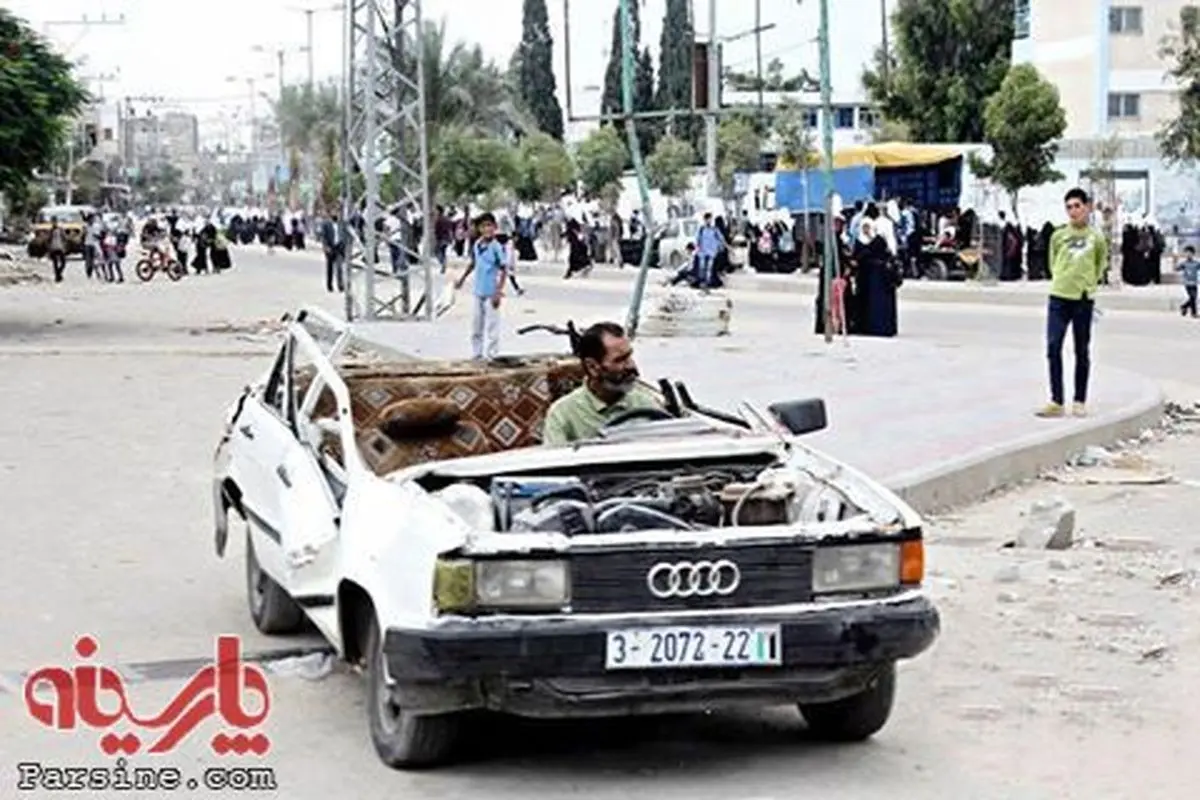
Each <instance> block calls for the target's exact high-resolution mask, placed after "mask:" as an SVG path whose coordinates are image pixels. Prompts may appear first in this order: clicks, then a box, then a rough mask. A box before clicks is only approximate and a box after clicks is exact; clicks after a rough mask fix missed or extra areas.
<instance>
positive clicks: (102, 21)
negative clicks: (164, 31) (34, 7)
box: [42, 13, 125, 205]
mask: <svg viewBox="0 0 1200 800" xmlns="http://www.w3.org/2000/svg"><path fill="white" fill-rule="evenodd" d="M124 25H125V15H124V14H120V15H118V16H117V17H115V18H110V17H109V16H108V14H107V13H101V14H100V18H99V19H94V18H89V17H88V16H87V15H86V14H84V15H83V16H81V17H80V18H79V19H55V20H48V21H46V22H45V23H43V25H42V32H43V33H45V34H49V33H50V29H51V28H79V29H80V35H79V38H78V39H76V40H75V41H74V42H73V43H72V44H71V45H70V46H68V47H66V48H64V55H69V54H70V52H71V51H72V50H74V49H75V47H76V46H77V45H78V44H79V42H80V41H81V40H82V39H83V37H84V36H86V35H87V32H88V31H89V30H91V29H92V28H104V27H122V26H124ZM103 90H104V89H103V83H102V84H101V93H103ZM78 133H79V120H78V119H76V120H75V121H74V122H73V123H72V125H71V137H70V139H69V140H68V142H67V174H66V184H67V196H66V202H67V205H71V201H72V200H74V195H75V138H76V136H77V135H78Z"/></svg>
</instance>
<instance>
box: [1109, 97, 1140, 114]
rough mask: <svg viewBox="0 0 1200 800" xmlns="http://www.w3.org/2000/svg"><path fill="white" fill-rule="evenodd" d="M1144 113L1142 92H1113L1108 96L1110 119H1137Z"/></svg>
mask: <svg viewBox="0 0 1200 800" xmlns="http://www.w3.org/2000/svg"><path fill="white" fill-rule="evenodd" d="M1141 115H1142V96H1141V95H1140V94H1120V93H1113V94H1110V95H1109V96H1108V118H1109V119H1137V118H1138V117H1140V116H1141Z"/></svg>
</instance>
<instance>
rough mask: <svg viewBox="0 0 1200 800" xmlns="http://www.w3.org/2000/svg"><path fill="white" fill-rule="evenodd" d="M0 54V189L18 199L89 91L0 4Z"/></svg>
mask: <svg viewBox="0 0 1200 800" xmlns="http://www.w3.org/2000/svg"><path fill="white" fill-rule="evenodd" d="M0 54H2V55H0V194H4V195H7V196H12V197H14V198H17V199H20V198H24V197H26V196H27V195H28V194H29V192H30V184H31V182H32V181H33V179H34V172H35V171H38V170H43V169H46V168H48V167H49V166H50V165H51V163H52V162H53V160H54V157H55V155H56V153H57V152H58V151H59V149H60V147H61V146H62V144H63V143H64V142H65V140H66V136H67V135H68V131H69V129H70V122H69V120H70V118H71V117H72V116H73V115H75V114H77V113H79V111H80V110H81V109H82V108H83V107H84V104H85V103H87V101H88V94H87V91H86V90H85V89H84V88H83V87H82V86H81V85H80V83H79V82H78V81H77V80H76V79H75V78H74V76H73V75H72V74H71V65H70V63H68V61H67V60H66V59H65V58H63V57H62V56H61V55H59V54H58V53H56V52H54V51H53V50H52V49H51V47H50V44H49V43H48V42H47V41H46V40H45V39H43V38H42V37H41V36H38V35H37V34H36V33H35V32H34V31H33V30H32V29H30V27H29V26H28V25H27V24H26V23H25V22H24V21H23V20H21V19H20V18H19V17H17V16H16V15H15V14H13V13H12V12H11V11H9V10H7V9H4V8H0Z"/></svg>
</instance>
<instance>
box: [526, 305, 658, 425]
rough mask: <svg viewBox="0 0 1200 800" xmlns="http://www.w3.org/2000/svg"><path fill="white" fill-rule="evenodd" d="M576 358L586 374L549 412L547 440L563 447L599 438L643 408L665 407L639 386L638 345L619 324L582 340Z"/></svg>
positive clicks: (599, 326) (598, 327)
mask: <svg viewBox="0 0 1200 800" xmlns="http://www.w3.org/2000/svg"><path fill="white" fill-rule="evenodd" d="M577 354H578V355H579V358H580V360H581V361H582V362H583V370H584V373H585V375H586V376H587V377H586V378H585V380H584V382H583V384H582V385H581V386H579V388H577V389H575V390H574V391H573V392H571V393H569V394H567V395H564V396H563V397H560V398H559V399H558V400H556V401H555V402H554V404H553V405H552V406H550V410H549V411H548V412H547V413H546V425H545V430H544V431H543V434H542V441H543V443H544V444H548V445H562V444H568V443H570V442H577V441H581V440H584V439H592V438H595V436H596V434H597V433H599V431H600V429H601V428H603V427H604V426H605V425H606V424H608V423H609V422H610V421H611V420H613V419H615V418H616V417H618V416H620V415H621V414H624V413H626V412H629V411H632V410H634V409H640V408H654V409H661V408H662V404H661V403H660V402H659V400H658V398H657V397H656V396H655V395H654V394H653V393H652V392H650V391H649V390H648V389H646V388H645V387H643V386H641V385H639V384H638V368H637V363H636V362H635V361H634V360H633V345H632V344H631V343H630V341H629V338H628V337H627V336H626V335H625V329H624V328H622V327H621V326H620V325H618V324H616V323H615V322H597V323H596V324H595V325H592V326H591V327H589V328H588V329H587V330H585V331H584V332H583V334H582V335H581V336H580V337H579V343H578V345H577Z"/></svg>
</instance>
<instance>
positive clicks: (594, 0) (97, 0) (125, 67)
mask: <svg viewBox="0 0 1200 800" xmlns="http://www.w3.org/2000/svg"><path fill="white" fill-rule="evenodd" d="M335 2H336V0H0V5H3V6H5V7H7V8H9V9H10V10H12V11H13V12H14V13H16V14H17V15H19V16H21V17H24V18H25V19H26V20H28V21H29V22H30V24H31V25H32V26H33V27H34V28H35V29H37V30H38V31H41V32H43V33H45V34H46V35H47V36H48V37H49V38H51V39H52V40H53V41H54V42H55V43H57V44H58V45H59V46H60V47H61V48H62V49H64V50H66V51H67V52H68V54H69V55H70V57H71V58H73V59H83V60H84V61H83V65H82V66H81V68H80V71H81V73H82V74H83V75H84V76H88V77H93V78H94V77H96V76H110V77H112V76H116V80H112V81H105V82H103V83H101V82H98V81H97V82H93V83H92V84H91V88H92V91H93V92H100V91H102V92H103V95H104V96H105V97H108V98H116V97H137V96H154V97H167V98H172V99H173V100H176V101H178V102H180V103H181V104H184V105H187V106H189V107H191V108H192V109H193V110H194V111H196V112H197V113H199V114H200V115H201V116H202V117H212V116H213V115H214V114H215V113H217V112H218V111H225V112H226V113H227V112H228V109H229V108H230V107H232V106H234V105H243V106H248V105H249V100H248V97H249V94H250V92H249V91H248V86H247V84H246V79H247V78H251V77H253V78H255V79H257V84H256V91H265V92H267V93H268V94H275V93H277V91H278V89H277V86H278V78H279V76H278V74H277V73H278V70H277V69H276V67H277V61H276V57H275V56H274V55H269V54H267V53H264V52H255V50H256V49H258V50H260V51H263V50H265V51H278V50H280V49H284V50H286V51H288V52H287V53H286V55H285V59H284V75H283V77H284V79H285V81H287V82H299V81H303V80H304V79H305V77H306V74H307V54H305V53H304V52H302V51H301V48H302V47H304V45H305V44H306V30H305V15H304V14H303V13H301V11H299V10H298V9H301V8H303V7H305V6H307V7H310V8H320V9H324V10H323V11H320V12H318V13H317V14H315V15H314V20H315V25H314V28H315V31H314V37H313V66H314V72H315V74H316V76H317V78H318V80H319V79H321V78H333V77H336V76H338V75H339V74H340V72H341V64H342V14H341V12H339V11H329V10H328V9H330V8H331V7H332V6H333V5H334V3H335ZM639 2H641V3H642V12H641V14H642V20H643V30H642V42H643V44H648V45H649V46H650V47H651V49H652V50H653V51H655V53H657V50H658V38H659V33H660V30H661V27H662V16H663V11H664V8H665V5H666V0H639ZM887 2H888V3H889V5H891V4H893V3H894V0H887ZM521 4H522V3H521V0H424V14H425V18H426V19H427V20H442V21H444V22H445V25H446V30H447V33H448V35H449V36H450V37H451V38H452V39H460V40H464V41H467V42H472V43H479V44H480V45H481V46H482V47H483V50H484V52H485V53H486V54H487V55H488V56H489V57H490V58H493V59H494V60H496V61H497V62H498V63H500V64H502V65H503V64H506V63H507V61H508V58H509V56H510V55H511V53H512V51H513V49H514V48H515V47H516V45H517V43H518V42H519V41H520V38H521ZM547 5H548V7H549V11H550V24H551V32H552V35H553V36H554V43H555V69H556V72H557V76H558V85H559V95H560V100H562V101H563V105H564V110H566V103H565V90H564V87H565V84H566V80H565V75H566V65H565V57H564V47H563V24H562V16H563V13H562V12H563V2H562V0H547ZM694 5H695V11H696V20H697V23H696V28H697V32H698V33H700V34H701V35H703V34H705V33H706V32H707V31H708V6H709V3H708V2H706V0H694ZM570 7H571V19H570V32H571V65H570V72H571V85H572V95H573V106H574V107H573V109H572V110H573V112H574V113H575V114H577V115H586V114H594V113H596V112H597V110H598V104H599V92H598V91H597V88H598V86H599V85H600V84H602V83H603V75H604V66H605V64H606V62H607V59H608V49H609V47H610V45H611V36H612V14H613V10H614V8H616V0H571V3H570ZM830 7H831V12H830V13H831V23H830V29H831V40H832V48H831V51H832V70H831V71H832V75H833V84H834V94H835V97H845V98H851V97H855V96H857V95H858V93H859V91H860V90H859V86H858V84H859V80H858V77H859V75H860V73H861V71H862V65H863V64H864V63H865V62H866V61H867V60H868V59H869V57H870V55H871V52H872V50H873V49H874V48H875V47H876V46H877V45H878V43H879V41H880V36H881V25H880V0H831V2H830ZM122 14H123V15H124V18H125V22H124V24H123V25H102V26H92V27H88V28H85V27H83V26H80V25H77V24H75V25H64V24H62V23H64V22H70V23H78V22H79V21H80V20H81V19H83V18H84V16H85V15H86V17H87V18H88V19H89V20H99V19H100V18H101V16H102V15H103V16H106V17H107V18H108V19H114V18H117V17H119V16H120V15H122ZM761 20H762V24H763V25H767V24H771V23H774V24H775V25H776V26H777V27H775V28H774V29H773V30H769V31H766V32H764V33H763V34H762V52H763V61H764V64H765V63H766V62H767V61H769V60H770V59H771V58H773V57H779V58H780V59H781V60H783V61H784V63H785V64H786V65H787V66H788V72H789V73H790V72H793V71H798V70H799V69H800V68H802V67H804V68H808V69H809V70H810V71H811V72H813V74H816V72H817V68H818V66H819V64H818V51H817V45H816V42H815V37H816V33H817V25H818V3H817V0H801V1H800V2H797V0H761ZM754 27H755V2H754V1H753V0H717V34H718V36H735V35H737V34H739V33H743V32H746V31H750V30H752V29H753V28H754ZM656 63H657V56H656ZM725 64H726V66H728V67H732V68H734V69H738V70H746V71H750V70H753V69H754V66H755V50H754V37H753V36H746V37H744V38H741V39H739V40H738V41H734V42H730V43H728V44H726V45H725ZM268 76H269V77H268ZM231 79H236V80H231ZM260 113H261V112H260Z"/></svg>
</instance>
